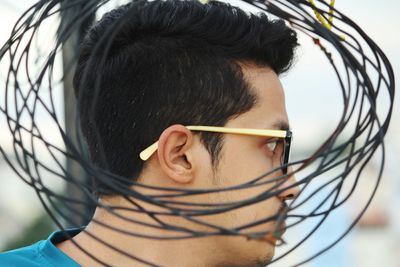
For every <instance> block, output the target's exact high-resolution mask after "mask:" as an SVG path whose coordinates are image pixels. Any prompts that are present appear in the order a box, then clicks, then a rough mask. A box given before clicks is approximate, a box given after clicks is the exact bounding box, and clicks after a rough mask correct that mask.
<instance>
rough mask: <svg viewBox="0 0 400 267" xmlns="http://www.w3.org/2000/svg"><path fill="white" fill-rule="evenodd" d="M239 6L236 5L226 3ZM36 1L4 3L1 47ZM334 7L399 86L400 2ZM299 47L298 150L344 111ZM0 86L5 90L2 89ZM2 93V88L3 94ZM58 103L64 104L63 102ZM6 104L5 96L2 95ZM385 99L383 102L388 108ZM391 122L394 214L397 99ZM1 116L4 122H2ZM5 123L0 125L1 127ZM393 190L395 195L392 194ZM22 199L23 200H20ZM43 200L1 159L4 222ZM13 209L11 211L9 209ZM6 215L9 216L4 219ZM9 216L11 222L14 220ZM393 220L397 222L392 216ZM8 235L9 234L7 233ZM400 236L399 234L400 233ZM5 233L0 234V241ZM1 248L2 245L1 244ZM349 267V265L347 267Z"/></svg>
mask: <svg viewBox="0 0 400 267" xmlns="http://www.w3.org/2000/svg"><path fill="white" fill-rule="evenodd" d="M228 2H231V3H232V4H235V2H237V1H228ZM32 3H33V1H27V0H19V1H10V0H0V20H1V24H0V25H1V26H0V43H1V44H3V43H4V42H5V41H6V40H7V36H8V34H9V33H10V30H11V28H12V26H13V24H14V23H15V21H16V20H17V18H18V17H19V15H21V13H22V12H23V11H24V10H25V9H26V8H27V7H28V6H29V5H31V4H32ZM335 6H336V8H337V9H339V10H341V11H342V12H343V13H345V14H347V15H348V16H349V17H350V18H351V19H352V20H354V21H355V22H356V23H358V24H359V25H360V26H361V27H362V28H363V29H364V31H365V32H366V33H367V34H368V35H369V36H370V37H371V38H372V39H373V40H374V41H375V42H376V43H377V44H378V45H379V46H380V47H381V48H382V50H383V51H384V52H385V53H386V55H387V57H388V58H389V59H390V61H391V63H392V66H393V68H394V72H395V76H396V82H398V70H400V49H399V47H400V37H399V34H398V29H400V19H399V18H398V16H399V15H398V12H399V11H400V1H395V0H386V1H376V0H363V1H348V0H337V1H336V5H335ZM300 38H301V39H300V40H301V42H302V43H301V45H302V46H301V48H300V49H299V50H298V60H297V63H296V64H295V66H294V68H293V70H292V71H290V72H289V73H288V74H287V75H285V76H284V77H282V82H283V84H284V87H285V90H286V101H287V109H288V113H289V117H290V120H291V126H292V129H293V131H294V133H295V136H296V139H295V140H301V142H297V144H295V145H296V146H298V147H299V148H304V147H307V146H313V145H315V144H314V143H313V142H315V140H320V139H321V135H326V134H328V133H330V130H332V129H333V128H334V126H335V125H336V123H337V122H338V116H339V114H340V111H341V109H342V106H341V95H340V92H339V91H338V86H337V85H338V84H337V81H336V79H335V77H334V76H333V73H332V69H331V67H330V66H329V65H328V64H327V62H326V60H325V59H324V57H323V56H322V55H321V53H320V51H319V50H318V49H317V48H316V47H315V46H314V45H313V44H312V42H311V41H310V40H309V39H308V38H305V37H304V36H300ZM1 77H4V73H2V75H1V76H0V79H1ZM0 88H1V87H0ZM1 90H2V89H0V92H2V91H1ZM59 100H60V103H61V101H62V100H61V99H59ZM0 101H2V102H3V93H1V94H0ZM385 101H386V100H385V99H383V100H382V103H381V104H382V105H385V103H386V102H385ZM395 101H396V102H395V108H394V113H393V117H392V124H391V127H390V128H389V133H388V136H387V139H386V148H387V164H386V170H385V176H384V180H383V184H382V187H383V189H382V190H385V187H386V188H389V189H386V190H389V191H385V192H389V195H390V196H393V198H392V201H394V203H397V205H396V204H395V205H388V209H389V212H391V214H400V213H397V212H398V211H399V208H397V207H395V206H400V197H399V196H398V195H397V194H395V191H394V189H393V188H397V190H400V189H399V188H400V182H399V180H400V179H399V177H398V175H399V174H400V164H398V162H399V160H400V156H399V155H400V139H399V138H398V136H397V135H398V134H399V133H400V109H399V107H400V105H399V104H400V103H399V98H398V97H396V100H395ZM1 119H2V118H1V116H0V120H1ZM2 123H4V121H0V125H1V124H2ZM6 142H7V138H6V137H5V135H3V134H2V133H1V132H0V144H1V145H2V146H4V145H6V146H8V145H9V144H5V143H6ZM391 188H392V189H393V191H390V190H391ZM22 195H23V196H24V197H23V198H21V196H22ZM40 209H41V208H40V205H39V202H38V201H37V200H36V198H35V195H34V194H33V192H31V190H30V189H29V188H28V187H27V186H25V185H24V184H23V183H22V182H21V181H20V180H18V179H17V178H16V177H15V176H14V175H13V174H12V172H11V170H9V169H8V168H7V167H6V166H5V165H4V163H3V164H2V163H1V160H0V224H1V223H3V225H9V226H11V225H14V226H15V225H17V226H21V227H23V226H24V225H25V224H24V221H29V218H30V217H29V216H32V214H31V213H34V212H36V211H37V210H40ZM10 210H11V211H10ZM5 214H7V218H5V216H4V215H5ZM10 218H11V219H12V221H10ZM392 220H395V219H394V217H393V218H392ZM5 234H6V233H5ZM399 234H400V230H399ZM1 235H2V233H1V232H0V239H1ZM0 247H1V241H0ZM348 266H351V265H348Z"/></svg>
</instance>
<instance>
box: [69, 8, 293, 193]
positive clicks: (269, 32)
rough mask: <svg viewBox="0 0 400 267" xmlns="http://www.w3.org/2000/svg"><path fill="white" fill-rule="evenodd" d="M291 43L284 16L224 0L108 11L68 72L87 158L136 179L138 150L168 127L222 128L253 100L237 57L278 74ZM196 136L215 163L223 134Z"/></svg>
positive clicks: (99, 190)
mask: <svg viewBox="0 0 400 267" xmlns="http://www.w3.org/2000/svg"><path fill="white" fill-rule="evenodd" d="M296 46H297V37H296V33H295V32H294V31H293V30H292V29H290V28H289V27H287V26H286V25H285V23H284V21H282V20H270V19H269V18H268V17H267V16H266V15H265V14H263V13H259V14H248V13H246V12H244V11H243V10H241V9H240V8H238V7H233V6H231V5H229V4H226V3H221V2H210V3H208V4H202V3H200V2H198V1H197V0H184V1H182V0H167V1H161V0H155V1H144V0H138V1H133V2H131V3H129V4H127V5H124V6H121V7H119V8H117V9H115V10H113V11H110V12H109V13H107V14H105V15H104V16H103V18H102V19H101V20H100V21H98V22H97V23H96V24H95V25H94V26H92V27H91V28H90V30H89V31H88V33H87V34H86V36H85V37H84V39H83V42H82V45H81V51H80V56H79V59H78V64H77V68H76V72H75V77H74V88H75V94H76V96H79V101H78V102H79V114H80V123H81V128H82V132H83V134H84V136H85V139H86V142H87V145H88V149H89V152H90V156H91V160H92V161H93V163H94V164H95V165H96V166H98V167H100V168H103V169H106V170H108V171H110V172H112V173H114V174H117V175H119V176H121V177H124V178H126V182H127V184H130V183H131V182H132V181H136V180H137V178H138V177H139V175H140V173H141V171H142V169H143V164H144V162H143V161H142V160H141V159H140V158H139V153H140V152H141V151H142V150H143V149H145V148H146V147H148V146H149V145H151V144H152V143H153V142H155V141H156V140H157V139H158V138H159V136H160V134H161V133H162V131H163V130H164V129H166V128H167V127H168V126H170V125H172V124H182V125H213V126H223V125H225V124H226V123H227V121H228V120H230V119H232V118H234V117H236V116H238V115H240V114H242V113H245V112H247V111H249V110H250V109H251V108H252V107H253V106H254V105H255V103H256V101H257V96H256V95H255V94H254V93H253V92H252V90H250V86H249V84H248V83H246V81H245V80H244V77H243V73H242V70H241V67H240V65H239V63H241V62H252V63H254V64H257V65H260V66H268V67H270V68H271V69H273V70H274V71H275V72H276V73H277V74H281V73H283V72H285V71H287V70H288V69H289V67H290V65H291V63H292V61H293V57H294V50H295V47H296ZM91 112H93V113H91ZM198 134H199V135H200V138H201V141H202V143H203V144H204V145H205V147H206V148H207V150H208V151H209V153H210V155H211V159H212V163H213V166H216V165H217V164H218V159H219V155H220V151H221V148H222V136H221V135H220V134H215V133H204V132H203V133H198ZM96 191H97V193H98V194H100V195H114V194H117V193H116V192H113V191H112V190H110V188H108V187H107V186H105V185H104V184H97V188H96Z"/></svg>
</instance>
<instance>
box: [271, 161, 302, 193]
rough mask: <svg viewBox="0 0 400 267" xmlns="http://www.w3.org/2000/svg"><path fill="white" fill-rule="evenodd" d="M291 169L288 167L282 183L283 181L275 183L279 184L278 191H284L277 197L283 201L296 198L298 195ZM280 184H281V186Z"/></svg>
mask: <svg viewBox="0 0 400 267" xmlns="http://www.w3.org/2000/svg"><path fill="white" fill-rule="evenodd" d="M292 172H293V168H292V167H288V172H287V173H288V175H289V176H288V177H284V178H283V179H284V182H283V183H282V181H283V180H279V181H277V183H279V184H280V186H279V189H285V190H284V191H282V192H281V193H280V194H279V195H278V197H279V198H281V199H283V200H288V199H292V198H295V197H297V196H298V195H299V194H300V187H299V186H298V185H296V183H297V180H296V177H295V175H294V174H293V173H292ZM281 183H282V184H281Z"/></svg>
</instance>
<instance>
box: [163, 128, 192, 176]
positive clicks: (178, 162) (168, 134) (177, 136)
mask: <svg viewBox="0 0 400 267" xmlns="http://www.w3.org/2000/svg"><path fill="white" fill-rule="evenodd" d="M193 144H194V143H193V133H192V132H191V131H190V130H189V129H187V128H186V127H185V126H183V125H179V124H175V125H172V126H170V127H168V128H167V129H165V130H164V131H163V132H162V134H161V136H160V139H159V140H158V149H157V156H158V161H159V163H160V167H161V169H162V170H163V171H164V172H165V173H166V174H167V175H168V176H169V177H170V178H172V179H173V180H174V181H175V182H178V183H190V182H191V181H192V180H193V178H194V173H193V171H194V168H193V163H194V162H193V160H192V158H191V156H190V153H189V152H190V149H191V148H192V146H193Z"/></svg>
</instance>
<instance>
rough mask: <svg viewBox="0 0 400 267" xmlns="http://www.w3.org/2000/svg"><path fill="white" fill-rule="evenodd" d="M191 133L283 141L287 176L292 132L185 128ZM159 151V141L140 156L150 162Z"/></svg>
mask: <svg viewBox="0 0 400 267" xmlns="http://www.w3.org/2000/svg"><path fill="white" fill-rule="evenodd" d="M185 127H186V128H187V129H189V130H191V131H202V132H214V133H230V134H242V135H252V136H266V137H275V138H280V139H282V140H283V154H282V156H281V164H282V172H283V174H287V169H288V163H289V156H290V145H291V143H292V132H291V131H290V130H262V129H243V128H228V127H216V126H193V125H192V126H185ZM157 149H158V141H157V142H155V143H154V144H152V145H151V146H149V147H147V148H146V149H145V150H143V151H142V152H141V153H140V154H139V156H140V158H141V159H142V160H143V161H146V160H148V159H149V158H150V157H151V155H153V154H154V152H156V151H157Z"/></svg>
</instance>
